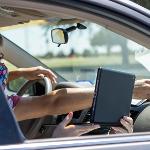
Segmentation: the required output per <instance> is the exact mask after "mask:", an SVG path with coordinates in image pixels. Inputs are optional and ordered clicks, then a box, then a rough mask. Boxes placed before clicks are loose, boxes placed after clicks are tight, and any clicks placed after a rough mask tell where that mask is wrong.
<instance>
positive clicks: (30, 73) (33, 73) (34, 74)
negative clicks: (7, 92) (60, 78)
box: [8, 66, 57, 83]
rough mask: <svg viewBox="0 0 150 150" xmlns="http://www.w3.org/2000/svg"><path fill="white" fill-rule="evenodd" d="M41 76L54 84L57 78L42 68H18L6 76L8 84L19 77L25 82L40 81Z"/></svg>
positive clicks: (48, 70)
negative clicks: (25, 80)
mask: <svg viewBox="0 0 150 150" xmlns="http://www.w3.org/2000/svg"><path fill="white" fill-rule="evenodd" d="M43 76H47V77H48V78H49V79H50V80H51V81H52V82H54V83H56V78H57V76H56V75H55V74H54V73H53V72H52V71H51V70H50V69H46V68H43V67H42V66H37V67H30V68H19V69H16V70H14V71H10V72H9V75H8V82H10V81H12V80H15V79H17V78H20V77H23V78H25V79H27V80H36V79H41V78H42V77H43Z"/></svg>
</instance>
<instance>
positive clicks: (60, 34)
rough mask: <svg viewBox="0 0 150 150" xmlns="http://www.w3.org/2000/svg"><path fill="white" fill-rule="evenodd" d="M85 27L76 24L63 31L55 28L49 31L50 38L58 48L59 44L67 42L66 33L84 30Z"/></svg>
mask: <svg viewBox="0 0 150 150" xmlns="http://www.w3.org/2000/svg"><path fill="white" fill-rule="evenodd" d="M86 28H87V27H86V26H84V25H82V24H80V23H77V25H76V26H71V27H69V28H66V29H63V28H56V29H53V30H51V38H52V42H53V43H56V44H58V46H60V45H61V44H66V43H67V42H68V33H69V32H71V31H74V30H76V29H80V30H83V29H86Z"/></svg>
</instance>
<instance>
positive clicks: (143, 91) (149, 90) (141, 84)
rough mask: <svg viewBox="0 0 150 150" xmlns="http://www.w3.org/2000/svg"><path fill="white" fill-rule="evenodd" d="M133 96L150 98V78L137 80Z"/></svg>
mask: <svg viewBox="0 0 150 150" xmlns="http://www.w3.org/2000/svg"><path fill="white" fill-rule="evenodd" d="M133 98H136V99H150V79H141V80H136V81H135V85H134V90H133Z"/></svg>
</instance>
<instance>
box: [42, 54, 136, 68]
mask: <svg viewBox="0 0 150 150" xmlns="http://www.w3.org/2000/svg"><path fill="white" fill-rule="evenodd" d="M133 57H134V56H132V55H131V56H130V57H129V61H130V63H131V64H134V63H135V61H134V59H133ZM40 61H41V62H43V63H44V64H46V65H47V66H49V67H50V68H56V67H60V68H61V67H72V66H74V67H81V66H89V67H94V66H100V65H121V64H122V58H121V57H120V56H118V55H113V56H112V55H111V56H106V55H102V56H97V57H72V58H50V59H40Z"/></svg>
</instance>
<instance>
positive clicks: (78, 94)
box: [14, 88, 94, 121]
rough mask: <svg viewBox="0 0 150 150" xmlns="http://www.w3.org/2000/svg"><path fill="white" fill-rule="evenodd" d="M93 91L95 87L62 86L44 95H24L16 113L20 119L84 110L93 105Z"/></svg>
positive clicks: (15, 110)
mask: <svg viewBox="0 0 150 150" xmlns="http://www.w3.org/2000/svg"><path fill="white" fill-rule="evenodd" d="M93 93H94V89H93V88H62V89H59V90H55V91H52V92H51V93H49V94H47V95H43V96H32V97H22V98H21V100H20V101H19V103H18V104H17V106H16V107H15V109H14V113H15V115H16V118H17V120H18V121H20V120H26V119H31V118H39V117H43V116H46V115H60V114H66V113H68V112H70V111H77V110H82V109H85V108H89V107H91V105H92V99H93ZM37 110H38V111H37Z"/></svg>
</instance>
